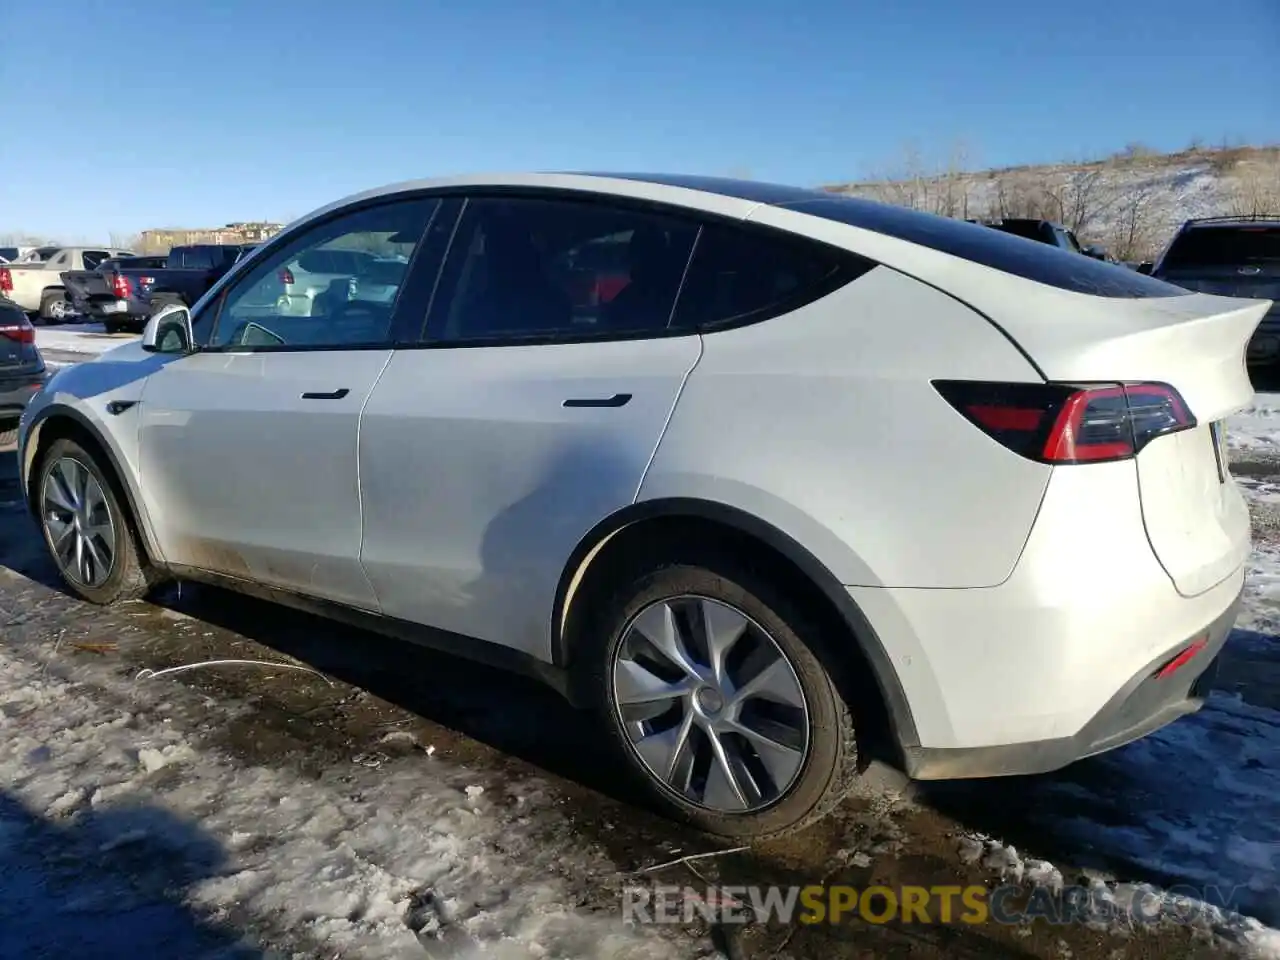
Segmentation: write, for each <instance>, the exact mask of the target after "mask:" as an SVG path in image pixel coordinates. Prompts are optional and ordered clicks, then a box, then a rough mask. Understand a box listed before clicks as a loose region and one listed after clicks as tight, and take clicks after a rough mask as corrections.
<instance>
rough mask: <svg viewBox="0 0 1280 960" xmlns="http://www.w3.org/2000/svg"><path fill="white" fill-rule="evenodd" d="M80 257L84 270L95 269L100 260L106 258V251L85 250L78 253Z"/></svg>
mask: <svg viewBox="0 0 1280 960" xmlns="http://www.w3.org/2000/svg"><path fill="white" fill-rule="evenodd" d="M80 259H81V260H82V261H83V262H84V268H85V269H86V270H97V269H98V267H99V266H100V265H101V263H102V261H103V260H105V259H107V251H105V250H86V251H84V253H82V254H81V255H80Z"/></svg>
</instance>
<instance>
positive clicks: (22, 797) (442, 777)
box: [0, 646, 698, 960]
mask: <svg viewBox="0 0 1280 960" xmlns="http://www.w3.org/2000/svg"><path fill="white" fill-rule="evenodd" d="M28 652H31V651H30V650H28V651H24V652H23V653H19V652H15V649H14V648H13V647H12V646H8V647H0V783H3V784H4V785H5V789H4V793H3V794H2V795H0V850H4V852H5V870H4V871H3V872H0V955H3V956H17V955H26V954H25V953H24V952H23V951H24V950H25V949H26V948H28V947H31V946H32V945H34V944H39V945H40V947H41V948H42V949H43V950H46V951H49V952H50V955H53V954H57V955H61V956H76V955H81V956H84V955H88V954H87V953H86V947H88V946H92V947H93V950H92V951H91V952H92V953H93V955H94V956H103V957H107V956H111V957H115V956H120V957H122V958H123V957H127V956H133V955H135V954H136V953H137V951H138V950H139V949H141V951H142V952H143V953H145V952H147V946H149V945H153V944H154V945H160V944H163V950H161V951H160V952H161V953H163V954H164V955H166V956H184V957H188V958H191V960H196V958H201V957H213V956H215V955H216V956H219V957H222V956H233V955H234V956H238V955H239V954H236V953H228V952H226V951H233V950H235V949H236V948H237V947H239V948H240V949H246V948H247V947H248V946H251V944H245V943H244V942H243V941H242V940H241V937H240V934H238V933H237V934H231V933H224V932H222V931H220V930H219V929H218V925H219V924H225V925H226V927H225V929H229V930H235V931H247V932H248V933H247V936H248V937H251V938H254V939H255V940H257V941H259V942H265V943H280V942H282V941H283V942H284V943H285V944H286V945H287V946H288V947H289V949H291V950H302V951H303V953H304V955H306V956H320V955H323V956H325V957H333V956H338V955H342V956H359V957H362V958H384V957H385V958H400V957H406V958H407V957H414V958H421V957H422V956H423V946H425V945H427V944H426V943H424V942H422V941H420V940H419V936H421V937H422V938H424V940H426V941H428V942H430V943H434V944H435V946H434V947H429V950H428V953H429V954H432V951H433V950H443V951H445V953H444V954H443V955H448V956H450V957H456V958H459V960H461V958H463V957H466V956H470V955H471V954H472V952H473V951H475V952H479V953H481V954H482V955H483V956H485V957H498V958H505V960H533V958H542V957H573V958H611V960H666V958H676V957H689V956H692V955H695V954H696V953H697V952H698V951H697V950H696V949H694V944H692V943H691V942H689V940H688V939H687V938H686V939H684V940H683V942H679V941H678V939H677V938H678V937H679V936H680V935H679V933H678V932H672V930H671V929H670V928H665V929H663V928H647V929H639V928H634V927H624V926H623V924H622V922H621V916H620V914H619V913H618V911H617V909H616V904H617V902H618V900H617V894H616V891H615V892H614V895H613V896H612V897H611V896H609V894H608V893H607V892H606V893H604V894H603V895H602V884H603V886H604V889H605V890H606V891H607V890H608V885H609V879H610V877H611V876H612V875H613V874H611V871H612V867H611V865H610V864H609V863H608V862H605V861H604V860H603V859H602V857H601V856H600V855H597V854H596V853H594V852H592V851H591V850H590V849H589V848H585V849H584V847H583V845H582V843H581V841H578V840H575V838H574V834H573V831H572V830H571V829H570V828H569V827H568V826H567V825H566V824H565V823H564V822H563V820H562V818H561V817H560V815H559V814H558V813H557V812H556V809H555V806H554V803H553V802H552V800H551V799H550V798H549V793H548V790H547V788H546V787H545V786H544V785H542V784H541V783H539V782H538V781H536V780H512V781H507V782H502V783H498V784H492V783H491V784H490V785H489V786H488V787H484V786H482V785H481V784H479V783H477V782H476V781H475V779H473V775H472V774H470V773H469V772H468V771H467V770H466V769H464V768H462V767H459V766H454V765H451V764H448V763H446V762H444V761H439V760H436V759H426V760H424V759H423V755H422V753H421V752H420V751H419V752H417V753H416V754H415V755H414V756H412V757H405V758H402V759H401V760H399V761H397V760H395V759H392V760H391V761H390V762H387V763H384V764H382V766H381V767H380V768H379V769H378V770H376V771H375V770H366V769H364V768H361V767H356V766H346V765H341V766H340V767H339V768H336V769H334V770H332V771H326V772H325V773H324V774H322V775H321V776H320V777H319V778H318V779H303V778H302V777H300V776H299V775H297V774H294V773H292V772H289V771H286V770H279V769H271V768H266V767H260V766H245V765H244V764H243V763H242V762H236V761H235V760H234V759H232V758H231V757H228V756H225V755H223V754H221V753H220V752H219V751H218V750H216V749H211V748H208V747H204V746H201V744H200V743H199V742H198V739H197V736H198V731H196V730H194V729H193V728H195V727H197V726H198V725H199V724H201V723H204V724H206V725H207V724H208V723H211V722H213V721H212V720H210V719H209V715H208V713H207V712H206V711H201V710H200V709H199V707H198V703H195V702H194V701H198V700H199V698H198V696H196V695H195V694H192V693H190V692H189V691H186V690H185V688H180V687H171V686H169V685H168V681H166V680H164V679H154V680H146V681H137V680H134V679H132V678H122V677H120V675H119V674H118V673H112V672H111V670H110V668H109V667H107V666H105V665H103V663H102V662H99V663H96V664H89V665H83V666H80V665H77V666H74V667H68V666H67V662H66V661H65V659H64V660H55V661H51V662H50V664H49V665H48V666H45V665H43V664H41V663H38V662H37V661H36V660H35V659H34V656H33V658H32V659H29V660H28V659H24V657H25V655H26V653H28ZM223 706H224V705H222V704H219V707H220V714H221V712H225V711H222V710H221V708H222V707H223ZM227 709H228V710H230V711H232V712H234V709H235V708H234V706H230V707H228V708H227ZM202 714H203V716H204V718H205V719H204V720H200V719H199V717H200V716H201V715H202ZM226 720H227V717H225V716H221V715H220V719H219V720H218V721H217V722H219V723H222V722H225V721H226ZM424 768H425V769H424ZM602 878H603V880H602ZM617 882H618V883H620V882H621V881H620V880H618V881H617ZM588 901H591V902H593V903H595V904H602V903H603V904H605V905H604V906H601V907H599V908H598V909H597V910H590V909H586V908H580V907H575V906H574V905H575V904H579V903H585V902H588ZM611 906H612V909H611ZM415 931H416V932H415ZM153 952H154V951H153ZM245 955H246V956H247V955H249V954H247V953H246V954H245ZM253 955H256V956H261V955H262V954H261V953H260V952H259V953H257V954H253ZM432 955H441V954H432ZM282 956H283V955H282Z"/></svg>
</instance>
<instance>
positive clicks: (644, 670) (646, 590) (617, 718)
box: [592, 555, 858, 839]
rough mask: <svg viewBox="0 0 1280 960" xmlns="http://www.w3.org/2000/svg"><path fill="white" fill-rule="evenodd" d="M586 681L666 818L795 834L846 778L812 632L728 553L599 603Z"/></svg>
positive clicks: (843, 745)
mask: <svg viewBox="0 0 1280 960" xmlns="http://www.w3.org/2000/svg"><path fill="white" fill-rule="evenodd" d="M599 609H600V610H601V615H600V616H599V617H598V618H596V622H595V630H594V631H593V632H594V634H595V636H597V637H600V638H602V643H601V644H600V649H599V651H598V653H597V655H596V658H595V662H594V669H593V671H592V672H593V674H594V676H593V681H594V687H595V688H596V689H597V690H598V691H599V696H600V703H599V707H600V710H601V712H602V714H603V715H604V718H605V721H606V724H607V728H608V730H609V732H610V734H611V737H612V739H613V741H614V742H615V743H616V745H617V747H618V748H619V751H620V752H621V753H622V755H623V756H624V757H625V759H626V762H627V764H628V766H629V767H630V769H631V771H632V772H633V774H635V776H636V778H637V779H638V782H639V784H640V785H641V786H642V788H643V789H644V790H645V792H646V793H647V795H648V796H649V797H650V798H651V799H652V800H653V801H654V802H655V803H656V805H657V806H658V807H659V808H660V809H661V810H662V811H663V812H665V813H666V814H668V815H669V816H671V817H673V818H674V819H677V820H681V821H683V822H686V823H689V824H690V825H692V826H694V827H696V828H698V829H700V830H704V831H706V832H708V833H712V834H716V835H718V836H722V837H728V838H733V839H747V838H750V839H763V838H766V837H771V836H777V835H780V834H785V833H789V832H792V831H794V830H799V829H801V828H803V827H805V826H807V825H808V824H810V823H812V822H814V821H815V820H817V819H819V818H820V817H822V816H823V815H825V814H826V813H827V812H828V811H830V810H831V809H832V808H833V807H834V806H835V805H836V804H837V803H838V802H839V801H840V799H841V798H842V797H843V796H845V794H847V792H848V790H849V788H850V786H851V785H852V783H853V780H854V778H855V777H856V775H857V757H858V751H857V744H856V739H855V736H854V726H853V720H852V716H851V713H850V710H849V707H848V705H847V704H846V703H845V701H844V699H843V698H842V697H841V695H840V693H839V691H838V690H837V687H836V684H835V681H834V680H833V678H832V677H831V675H830V674H829V673H828V671H827V668H826V667H825V666H824V665H823V663H822V661H821V660H820V659H819V658H818V656H817V655H816V654H815V649H816V646H815V645H816V643H817V641H818V638H819V633H818V632H817V631H818V629H819V628H818V626H817V625H816V624H814V623H813V622H811V621H810V620H809V619H808V618H806V616H805V615H804V613H803V612H802V610H801V609H800V607H799V605H797V604H795V603H793V602H792V600H791V599H790V598H789V597H788V595H787V593H786V592H785V591H783V590H781V589H779V588H777V587H776V586H775V585H773V584H772V583H771V582H770V581H769V580H768V579H766V578H763V577H761V576H759V575H757V574H756V573H755V572H754V570H753V569H752V568H750V567H748V566H746V565H744V564H742V563H741V562H739V561H737V560H736V559H733V558H731V557H728V556H724V557H720V556H714V555H708V556H706V557H704V558H701V559H698V560H690V561H684V562H678V563H672V564H667V565H660V566H659V565H655V566H654V567H653V568H652V569H650V570H648V571H647V572H644V573H641V574H640V575H638V576H636V577H634V578H629V582H626V583H623V584H622V585H621V586H620V587H619V589H618V590H617V591H616V592H615V594H614V596H613V597H612V599H611V600H608V601H606V602H605V603H603V604H601V606H600V608H599Z"/></svg>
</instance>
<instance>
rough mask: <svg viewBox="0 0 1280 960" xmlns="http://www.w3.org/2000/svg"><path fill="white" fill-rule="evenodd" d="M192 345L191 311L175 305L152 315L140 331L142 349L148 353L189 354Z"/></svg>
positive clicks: (193, 338) (162, 308)
mask: <svg viewBox="0 0 1280 960" xmlns="http://www.w3.org/2000/svg"><path fill="white" fill-rule="evenodd" d="M194 345H195V337H194V336H193V335H192V333H191V311H190V310H188V309H187V308H186V307H184V306H180V305H179V304H176V303H171V304H168V305H167V306H164V307H161V308H160V309H159V310H157V311H156V312H155V313H153V314H152V315H151V319H149V320H148V321H147V326H146V328H145V329H144V330H143V331H142V349H143V350H146V351H147V352H148V353H191V352H192V351H193V350H194V349H195V346H194Z"/></svg>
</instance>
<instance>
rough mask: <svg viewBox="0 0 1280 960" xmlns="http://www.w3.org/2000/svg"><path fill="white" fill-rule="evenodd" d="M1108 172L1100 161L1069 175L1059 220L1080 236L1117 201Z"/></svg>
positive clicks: (1064, 184)
mask: <svg viewBox="0 0 1280 960" xmlns="http://www.w3.org/2000/svg"><path fill="white" fill-rule="evenodd" d="M1107 173H1108V171H1107V169H1106V168H1105V167H1104V166H1103V165H1102V164H1096V165H1091V166H1089V167H1086V168H1084V169H1082V170H1074V171H1072V172H1071V173H1069V174H1067V178H1066V181H1065V182H1064V183H1063V185H1062V191H1061V194H1060V196H1061V203H1060V207H1061V210H1060V213H1061V218H1060V219H1059V222H1060V223H1062V224H1063V225H1064V226H1066V227H1068V228H1069V229H1071V230H1072V231H1074V232H1075V233H1076V234H1077V235H1083V234H1087V233H1088V232H1089V231H1090V229H1091V228H1093V227H1094V225H1095V224H1096V223H1097V221H1098V220H1099V219H1100V218H1101V217H1102V216H1104V215H1105V214H1106V212H1107V210H1108V208H1109V207H1110V206H1112V205H1113V204H1114V203H1115V202H1116V195H1115V193H1114V192H1113V191H1109V190H1108V189H1107Z"/></svg>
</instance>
